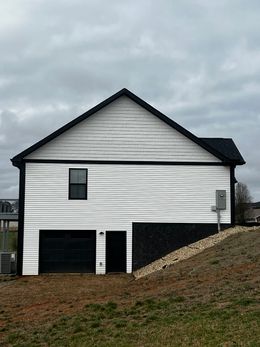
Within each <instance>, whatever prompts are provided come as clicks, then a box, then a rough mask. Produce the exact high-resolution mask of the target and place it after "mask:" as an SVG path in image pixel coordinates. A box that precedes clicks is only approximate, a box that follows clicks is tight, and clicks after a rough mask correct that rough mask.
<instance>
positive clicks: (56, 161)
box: [24, 159, 231, 166]
mask: <svg viewBox="0 0 260 347" xmlns="http://www.w3.org/2000/svg"><path fill="white" fill-rule="evenodd" d="M24 162H26V163H48V164H112V165H113V164H117V165H202V166H230V164H231V163H230V162H223V161H221V162H203V161H134V160H69V159H68V160H67V159H66V160H63V159H25V160H24Z"/></svg>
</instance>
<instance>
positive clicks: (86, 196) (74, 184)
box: [69, 167, 88, 200]
mask: <svg viewBox="0 0 260 347" xmlns="http://www.w3.org/2000/svg"><path fill="white" fill-rule="evenodd" d="M73 170H80V171H85V172H86V183H71V182H70V177H71V171H73ZM77 185H80V186H82V185H85V197H84V198H73V197H71V192H70V187H71V186H77ZM69 200H88V169H84V168H76V167H75V168H70V169H69Z"/></svg>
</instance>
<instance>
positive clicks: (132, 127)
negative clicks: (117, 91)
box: [26, 96, 220, 162]
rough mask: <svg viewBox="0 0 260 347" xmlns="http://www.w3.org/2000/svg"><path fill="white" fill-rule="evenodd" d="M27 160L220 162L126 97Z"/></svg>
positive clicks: (78, 125) (38, 150)
mask: <svg viewBox="0 0 260 347" xmlns="http://www.w3.org/2000/svg"><path fill="white" fill-rule="evenodd" d="M26 159H68V160H69V159H73V160H74V159H77V160H126V161H131V160H132V161H136V160H139V161H200V162H210V161H214V162H219V161H220V160H219V159H217V158H216V157H215V156H213V155H212V154H211V153H209V152H208V151H206V150H205V149H203V148H202V147H200V146H199V145H197V144H196V143H194V142H193V141H191V140H190V139H188V138H187V137H186V136H184V135H182V134H181V133H179V132H178V131H177V130H175V129H173V128H172V127H171V126H169V125H168V124H166V123H165V122H163V121H162V120H161V119H159V118H158V117H156V116H154V115H153V114H151V113H150V112H148V111H147V110H145V109H144V108H143V107H141V106H140V105H138V104H137V103H135V102H134V101H132V100H131V99H130V98H128V97H126V96H122V97H120V98H119V99H117V100H115V101H114V102H113V103H111V104H109V105H108V106H106V107H104V108H103V109H101V110H100V111H98V112H97V113H95V114H94V115H92V116H90V117H89V118H87V119H86V120H84V121H82V122H80V123H79V124H77V125H75V126H74V127H72V128H71V129H69V130H67V131H66V132H65V133H63V134H61V135H60V136H58V137H57V138H55V139H54V140H52V141H50V142H49V143H47V144H45V145H44V146H42V147H41V148H39V149H37V150H36V151H34V152H33V153H31V154H30V155H28V156H27V157H26Z"/></svg>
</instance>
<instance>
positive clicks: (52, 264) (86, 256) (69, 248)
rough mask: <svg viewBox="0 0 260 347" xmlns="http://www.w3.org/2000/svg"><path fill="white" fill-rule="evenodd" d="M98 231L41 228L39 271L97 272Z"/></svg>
mask: <svg viewBox="0 0 260 347" xmlns="http://www.w3.org/2000/svg"><path fill="white" fill-rule="evenodd" d="M95 264H96V231H94V230H41V231H40V254H39V272H41V273H43V272H95V267H96V266H95Z"/></svg>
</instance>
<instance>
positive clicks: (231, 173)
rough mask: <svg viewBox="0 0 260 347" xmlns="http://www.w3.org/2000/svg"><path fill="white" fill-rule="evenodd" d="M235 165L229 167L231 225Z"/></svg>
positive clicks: (233, 223)
mask: <svg viewBox="0 0 260 347" xmlns="http://www.w3.org/2000/svg"><path fill="white" fill-rule="evenodd" d="M235 184H236V178H235V167H234V166H231V167H230V216H231V225H235Z"/></svg>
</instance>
